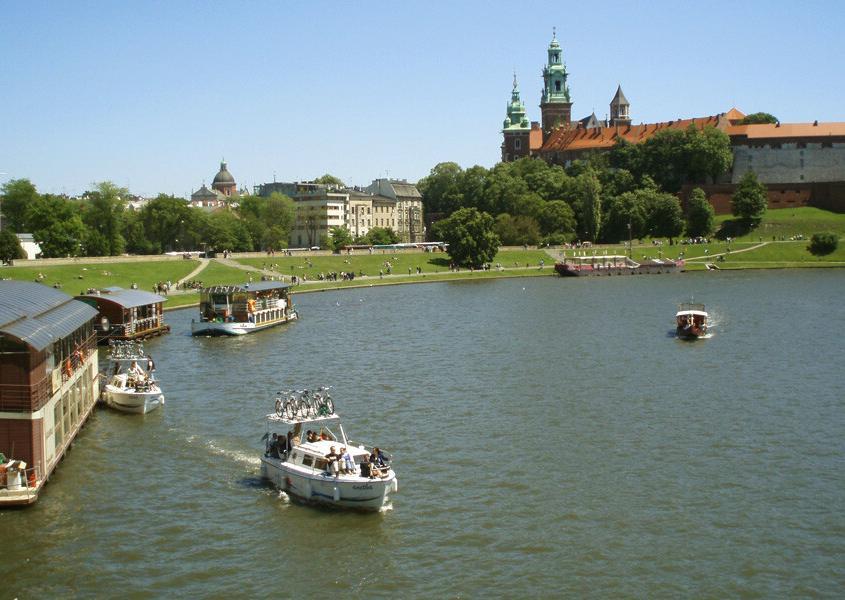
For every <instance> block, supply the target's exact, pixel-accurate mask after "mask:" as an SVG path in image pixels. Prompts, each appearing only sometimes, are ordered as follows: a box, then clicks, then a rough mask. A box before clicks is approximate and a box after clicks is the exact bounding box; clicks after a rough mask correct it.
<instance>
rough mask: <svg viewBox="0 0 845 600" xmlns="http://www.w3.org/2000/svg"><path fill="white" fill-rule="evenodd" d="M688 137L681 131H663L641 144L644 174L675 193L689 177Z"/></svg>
mask: <svg viewBox="0 0 845 600" xmlns="http://www.w3.org/2000/svg"><path fill="white" fill-rule="evenodd" d="M686 146H687V136H686V134H685V132H684V131H681V130H680V129H662V130H660V131H658V132H657V133H655V134H654V135H653V136H651V137H650V138H649V139H647V140H646V141H645V142H643V143H642V144H641V149H640V152H641V158H642V174H644V175H649V176H651V177H652V178H653V179H654V181H656V182H657V184H658V185H659V186H660V187H661V188H662V189H663V190H664V191H667V192H672V193H675V192H677V191H678V190H680V189H681V184H683V182H684V180H685V179H686V176H687V170H688V164H687V152H686Z"/></svg>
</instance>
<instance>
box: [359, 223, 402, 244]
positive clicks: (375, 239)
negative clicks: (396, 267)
mask: <svg viewBox="0 0 845 600" xmlns="http://www.w3.org/2000/svg"><path fill="white" fill-rule="evenodd" d="M366 237H367V239H368V240H369V243H370V244H372V245H373V246H386V245H389V244H396V243H398V242H399V236H398V235H397V234H396V232H394V231H393V230H392V229H390V228H389V227H373V228H372V229H370V230H369V231H368V232H367V236H366Z"/></svg>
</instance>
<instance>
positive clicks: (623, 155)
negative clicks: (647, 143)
mask: <svg viewBox="0 0 845 600" xmlns="http://www.w3.org/2000/svg"><path fill="white" fill-rule="evenodd" d="M608 160H609V162H610V166H611V167H613V168H614V169H625V170H626V171H630V172H631V173H633V174H634V176H635V177H638V176H639V175H640V173H642V167H643V164H642V163H643V157H642V146H641V145H640V144H632V143H631V142H629V141H628V140H626V139H625V138H623V137H620V138H619V139H618V140H617V141H616V144H615V145H614V146H613V148H611V150H610V152H609V153H608Z"/></svg>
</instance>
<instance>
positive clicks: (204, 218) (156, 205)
mask: <svg viewBox="0 0 845 600" xmlns="http://www.w3.org/2000/svg"><path fill="white" fill-rule="evenodd" d="M2 196H3V197H2V205H0V208H2V212H3V219H4V228H7V229H9V230H11V231H14V232H28V233H32V234H33V237H34V238H35V241H36V242H38V244H39V245H40V246H41V250H42V253H43V256H45V257H63V256H116V255H119V254H123V253H124V252H129V253H133V254H159V253H162V252H167V251H184V250H199V249H208V250H214V249H217V250H223V249H229V250H233V251H244V252H246V251H258V250H266V249H270V248H272V249H278V248H283V247H286V246H287V241H288V235H289V233H290V230H291V227H292V226H293V223H294V204H293V201H292V200H291V199H290V198H288V197H287V196H283V195H281V194H273V195H272V196H270V197H268V198H262V197H258V196H241V197H239V198H238V206H237V207H236V208H234V209H232V210H218V211H214V212H206V211H203V210H197V209H195V208H191V207H190V206H189V205H188V203H187V202H186V201H185V200H184V199H182V198H176V197H174V196H168V195H165V194H160V195H159V196H158V197H156V198H154V199H153V200H150V201H149V202H147V203H146V204H145V205H144V206H143V207H142V208H141V209H140V210H137V211H135V210H131V209H129V208H127V201H126V199H127V198H129V197H130V194H129V191H128V190H127V189H125V188H121V187H118V186H116V185H114V184H113V183H111V182H108V181H106V182H102V183H98V184H96V185H95V186H94V187H93V189H91V190H89V191H87V192H85V193H84V194H83V195H82V197H81V198H80V199H78V200H77V199H68V198H66V197H64V196H56V195H53V194H40V193H38V190H37V189H36V188H35V186H34V185H33V184H32V183H31V182H30V181H29V180H27V179H16V180H12V181H9V182H8V183H6V184H5V185H4V186H3V188H2Z"/></svg>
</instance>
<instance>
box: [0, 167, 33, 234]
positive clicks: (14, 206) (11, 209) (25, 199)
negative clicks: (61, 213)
mask: <svg viewBox="0 0 845 600" xmlns="http://www.w3.org/2000/svg"><path fill="white" fill-rule="evenodd" d="M0 192H2V198H0V213H2V224H3V227H4V228H9V229H11V230H12V231H14V232H17V233H29V232H28V231H27V229H30V226H29V224H28V223H27V221H26V216H27V210H28V208H29V206H30V205H32V204H33V203H34V202H35V201H36V200H37V199H38V191H37V190H36V189H35V186H34V185H32V182H30V181H29V179H12V180H11V181H7V182H6V183H4V184H3V187H2V188H0Z"/></svg>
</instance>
